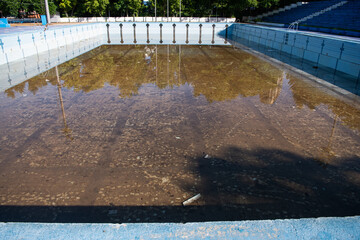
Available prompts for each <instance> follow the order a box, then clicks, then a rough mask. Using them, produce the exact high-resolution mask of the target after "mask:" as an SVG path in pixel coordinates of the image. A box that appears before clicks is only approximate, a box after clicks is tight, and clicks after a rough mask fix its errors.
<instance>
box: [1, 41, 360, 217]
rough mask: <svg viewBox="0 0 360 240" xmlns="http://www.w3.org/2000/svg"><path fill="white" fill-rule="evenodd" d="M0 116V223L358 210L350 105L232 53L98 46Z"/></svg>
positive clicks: (359, 127)
mask: <svg viewBox="0 0 360 240" xmlns="http://www.w3.org/2000/svg"><path fill="white" fill-rule="evenodd" d="M0 116H1V123H0V132H1V137H0V146H1V147H0V213H1V214H0V221H46V222H140V221H141V222H164V221H166V222H174V221H175V222H186V221H209V220H240V219H273V218H300V217H318V216H348V215H358V214H359V213H360V208H359V206H360V204H359V201H360V200H359V199H360V192H359V187H360V174H359V168H360V165H359V159H360V154H359V153H360V108H359V104H358V103H357V102H354V101H350V100H348V99H347V98H345V97H343V96H341V95H338V94H336V93H334V92H332V91H331V90H329V89H328V88H326V87H323V86H322V85H319V84H317V83H314V82H312V81H309V80H307V79H306V78H304V77H302V76H300V75H296V74H295V73H293V72H291V71H289V70H287V69H285V68H282V67H279V66H275V65H272V63H271V62H268V61H265V60H263V59H260V58H258V57H256V56H254V55H252V54H250V53H248V52H245V51H243V50H241V49H239V48H234V47H233V46H227V45H224V46H212V45H196V46H195V45H192V46H191V45H122V46H100V47H98V48H96V49H94V50H92V51H90V52H87V53H85V54H83V55H80V56H78V57H76V58H73V59H72V60H70V61H67V62H65V63H63V64H61V65H59V66H57V67H55V68H51V69H50V70H48V71H46V72H43V73H42V74H40V75H38V76H36V77H33V78H31V79H29V80H27V81H25V82H23V83H20V84H18V85H16V86H13V87H11V88H9V89H7V90H6V91H5V92H4V93H3V94H1V96H0ZM199 193H200V194H201V197H200V198H199V199H197V200H196V201H195V202H193V203H192V204H190V205H188V206H185V207H184V206H182V203H183V202H184V201H185V200H187V199H189V198H191V197H193V196H195V195H197V194H199Z"/></svg>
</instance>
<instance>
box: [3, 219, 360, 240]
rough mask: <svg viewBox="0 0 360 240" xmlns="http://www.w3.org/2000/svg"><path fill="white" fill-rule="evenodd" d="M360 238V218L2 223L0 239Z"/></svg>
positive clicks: (290, 239)
mask: <svg viewBox="0 0 360 240" xmlns="http://www.w3.org/2000/svg"><path fill="white" fill-rule="evenodd" d="M184 238H185V239H289V240H295V239H317V240H318V239H319V240H322V239H346V240H351V239H360V216H356V217H345V218H316V219H314V218H313V219H311V218H308V219H286V220H260V221H236V222H203V223H186V224H181V223H130V224H60V223H0V239H7V240H12V239H22V240H32V239H36V240H50V239H57V240H69V239H77V240H78V239H86V240H90V239H102V240H107V239H184Z"/></svg>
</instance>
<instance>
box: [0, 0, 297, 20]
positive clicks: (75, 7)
mask: <svg viewBox="0 0 360 240" xmlns="http://www.w3.org/2000/svg"><path fill="white" fill-rule="evenodd" d="M155 1H156V8H157V11H156V13H157V16H159V17H161V16H164V17H166V16H167V8H168V7H167V2H169V16H170V17H173V16H174V17H178V16H179V15H180V2H181V16H182V17H205V16H213V17H215V16H218V17H233V16H236V17H240V16H241V14H242V12H243V11H244V10H246V9H249V8H250V7H254V8H257V7H259V8H262V9H263V8H270V7H273V6H275V5H278V4H280V3H281V4H283V3H285V4H289V3H291V1H292V0H285V1H280V0H196V1H195V0H149V1H148V3H147V4H146V5H144V4H143V0H49V7H50V13H51V14H54V13H55V11H56V7H57V9H58V10H59V11H60V12H61V14H62V15H65V16H69V15H70V16H77V17H82V16H84V17H88V16H107V15H108V14H110V15H111V16H155ZM54 2H55V3H54ZM0 9H1V10H2V12H3V15H5V16H17V15H18V11H19V10H22V9H24V10H25V11H34V10H35V11H36V12H38V13H40V14H45V6H44V0H0Z"/></svg>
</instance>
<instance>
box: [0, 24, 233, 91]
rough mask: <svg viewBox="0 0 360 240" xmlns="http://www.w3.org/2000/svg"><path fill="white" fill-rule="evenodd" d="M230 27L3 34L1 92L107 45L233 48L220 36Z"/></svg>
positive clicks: (83, 27) (86, 27) (97, 27)
mask: <svg viewBox="0 0 360 240" xmlns="http://www.w3.org/2000/svg"><path fill="white" fill-rule="evenodd" d="M120 24H121V25H122V27H121V28H122V30H121V28H120ZM134 24H135V26H134ZM160 24H161V25H162V26H161V27H160ZM174 24H175V26H174ZM227 26H229V25H228V24H227V23H216V24H214V23H159V22H157V23H143V22H136V23H133V22H131V23H129V22H126V23H125V22H124V23H91V24H79V25H70V26H51V27H50V28H49V29H45V28H44V27H37V28H33V29H32V30H31V31H19V32H16V33H12V34H2V35H0V46H1V54H0V72H1V73H3V74H1V75H0V92H2V91H5V90H6V89H8V88H10V87H12V86H14V85H16V84H19V83H21V82H23V81H25V80H27V79H29V78H31V77H34V76H36V75H38V74H40V73H42V72H45V71H47V70H49V69H51V68H52V67H55V66H56V65H59V64H61V63H64V62H66V61H68V60H70V59H72V58H74V57H77V56H79V55H81V54H83V53H85V52H88V51H90V50H92V49H94V48H96V47H99V46H101V45H104V44H106V45H109V44H114V45H120V44H191V45H194V44H212V45H219V44H220V45H224V44H229V45H230V43H228V42H227V41H226V40H224V39H223V38H222V37H220V36H219V33H220V32H221V31H224V30H225V28H226V27H227ZM148 29H149V38H148V37H147V31H148ZM160 29H161V30H160ZM174 29H175V35H174ZM121 33H122V34H121ZM187 33H188V38H186V35H187ZM200 33H201V34H200ZM121 35H122V36H121ZM174 36H175V37H174ZM122 40H123V41H122Z"/></svg>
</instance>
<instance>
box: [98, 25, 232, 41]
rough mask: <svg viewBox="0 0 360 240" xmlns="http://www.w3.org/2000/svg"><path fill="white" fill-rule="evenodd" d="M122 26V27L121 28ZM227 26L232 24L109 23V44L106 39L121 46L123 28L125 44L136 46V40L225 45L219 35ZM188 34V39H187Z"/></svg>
mask: <svg viewBox="0 0 360 240" xmlns="http://www.w3.org/2000/svg"><path fill="white" fill-rule="evenodd" d="M105 25H106V24H105ZM120 25H122V26H121V27H120ZM160 25H161V26H160ZM226 26H230V24H227V23H168V22H165V23H159V22H156V23H154V22H149V23H139V22H136V23H129V22H126V23H109V33H110V42H108V39H107V38H106V43H110V44H121V28H122V35H123V42H124V43H123V44H134V40H136V43H137V44H161V43H160V40H162V41H163V42H162V43H163V44H190V45H197V44H212V45H218V44H221V45H224V39H223V38H222V37H220V36H219V33H220V32H222V31H224V30H225V29H226ZM134 31H135V36H134ZM147 32H149V39H148V38H147ZM174 32H175V38H174ZM200 32H201V37H200ZM187 33H188V38H186V36H187ZM160 36H162V39H160ZM134 37H135V38H134ZM148 40H149V41H148ZM186 40H188V42H187V41H186Z"/></svg>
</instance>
